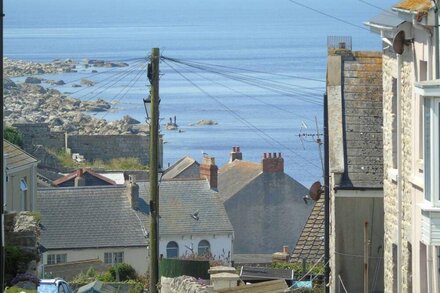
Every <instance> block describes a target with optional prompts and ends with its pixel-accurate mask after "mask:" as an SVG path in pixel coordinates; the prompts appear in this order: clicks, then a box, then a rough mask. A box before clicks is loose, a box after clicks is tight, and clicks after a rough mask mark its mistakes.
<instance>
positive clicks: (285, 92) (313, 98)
mask: <svg viewBox="0 0 440 293" xmlns="http://www.w3.org/2000/svg"><path fill="white" fill-rule="evenodd" d="M163 59H164V60H169V61H172V62H175V63H179V64H183V65H186V66H189V67H192V68H196V69H199V70H202V71H206V72H210V73H213V74H217V75H220V76H223V77H225V78H228V79H231V80H234V81H237V82H242V83H245V84H249V85H252V86H254V87H257V88H260V89H264V90H268V91H271V92H274V93H277V94H279V95H282V96H288V97H293V98H296V99H299V100H302V101H304V102H308V103H311V104H315V105H319V106H322V105H323V103H322V102H321V101H320V100H318V98H319V97H318V95H317V94H311V93H307V92H305V93H304V92H303V93H302V95H300V94H298V93H292V91H293V89H286V88H285V87H284V88H283V87H282V86H279V85H273V84H270V83H264V82H258V81H256V80H258V79H259V78H258V77H249V76H245V77H242V76H236V75H231V74H228V73H224V72H219V71H215V70H212V69H209V68H203V67H200V66H193V65H189V64H185V63H182V62H178V61H175V60H173V59H170V58H168V57H163ZM260 79H261V78H260ZM270 82H272V81H270ZM296 91H298V90H296ZM305 97H308V99H307V98H305Z"/></svg>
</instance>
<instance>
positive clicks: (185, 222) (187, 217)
mask: <svg viewBox="0 0 440 293" xmlns="http://www.w3.org/2000/svg"><path fill="white" fill-rule="evenodd" d="M138 184H139V189H140V195H141V197H142V198H143V199H144V200H145V202H149V198H150V195H149V183H148V182H138ZM159 195H160V212H159V214H160V222H159V229H160V233H161V234H162V235H169V234H174V235H176V234H177V235H187V234H195V233H215V232H231V233H232V231H233V228H232V225H231V223H230V222H229V219H228V216H227V214H226V211H225V208H224V207H223V204H222V202H221V201H220V200H219V198H218V196H217V194H216V192H214V191H212V190H211V189H210V187H209V184H208V182H207V181H206V180H204V179H197V180H194V179H193V180H171V181H162V182H161V183H160V185H159ZM194 214H196V215H197V216H196V218H198V220H197V219H195V218H194V217H192V215H194Z"/></svg>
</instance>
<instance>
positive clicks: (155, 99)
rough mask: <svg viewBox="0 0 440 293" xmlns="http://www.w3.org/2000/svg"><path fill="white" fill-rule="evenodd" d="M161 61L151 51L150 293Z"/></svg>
mask: <svg viewBox="0 0 440 293" xmlns="http://www.w3.org/2000/svg"><path fill="white" fill-rule="evenodd" d="M159 59H160V53H159V49H158V48H153V49H152V50H151V63H150V64H149V66H148V78H149V79H150V82H151V90H150V95H151V96H150V98H151V108H150V109H151V110H150V111H151V120H150V159H149V161H150V166H149V170H150V290H149V292H150V293H157V292H158V288H157V285H158V284H159V245H158V244H159V184H158V171H159V164H158V163H159V159H158V157H159V156H158V146H159V102H160V99H159Z"/></svg>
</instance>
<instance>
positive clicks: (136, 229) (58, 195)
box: [37, 179, 233, 249]
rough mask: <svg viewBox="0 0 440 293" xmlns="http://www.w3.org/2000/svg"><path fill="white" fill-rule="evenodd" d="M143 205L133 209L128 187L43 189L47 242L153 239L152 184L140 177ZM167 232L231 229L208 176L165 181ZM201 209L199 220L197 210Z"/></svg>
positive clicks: (62, 245)
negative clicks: (151, 229)
mask: <svg viewBox="0 0 440 293" xmlns="http://www.w3.org/2000/svg"><path fill="white" fill-rule="evenodd" d="M138 185H139V193H140V194H139V195H140V197H139V201H138V210H137V211H135V210H133V209H132V208H131V205H130V202H129V200H128V196H127V195H126V187H125V186H118V185H116V186H99V187H96V186H94V187H61V188H60V187H58V188H42V189H39V190H38V193H37V210H38V211H40V212H41V215H42V225H43V227H44V229H42V231H41V243H42V245H43V246H44V247H46V248H47V249H75V248H92V247H93V248H96V247H136V246H145V245H146V244H147V238H145V237H144V235H146V231H148V230H149V224H148V223H149V219H148V212H149V206H148V204H147V203H148V202H149V183H148V182H138ZM159 191H160V217H161V218H160V223H159V229H160V234H161V235H176V234H177V235H188V234H197V233H204V234H206V233H215V232H230V233H233V228H232V225H231V223H230V222H229V219H228V217H227V215H226V211H225V209H224V207H223V204H222V203H221V202H220V200H219V199H218V198H217V197H216V195H215V193H214V191H212V190H210V188H209V185H208V182H207V181H206V180H201V179H199V180H180V181H178V180H172V181H162V182H161V184H160V189H159ZM196 212H198V214H197V216H198V220H196V219H194V218H193V217H192V216H191V214H194V213H196Z"/></svg>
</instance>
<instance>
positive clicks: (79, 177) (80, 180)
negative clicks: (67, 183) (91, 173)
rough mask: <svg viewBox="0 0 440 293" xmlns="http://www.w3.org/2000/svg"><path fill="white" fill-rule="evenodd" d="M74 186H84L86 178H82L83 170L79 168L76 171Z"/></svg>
mask: <svg viewBox="0 0 440 293" xmlns="http://www.w3.org/2000/svg"><path fill="white" fill-rule="evenodd" d="M74 186H75V187H79V186H86V178H84V169H83V168H81V169H79V170H78V171H77V176H76V177H75V179H74Z"/></svg>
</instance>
